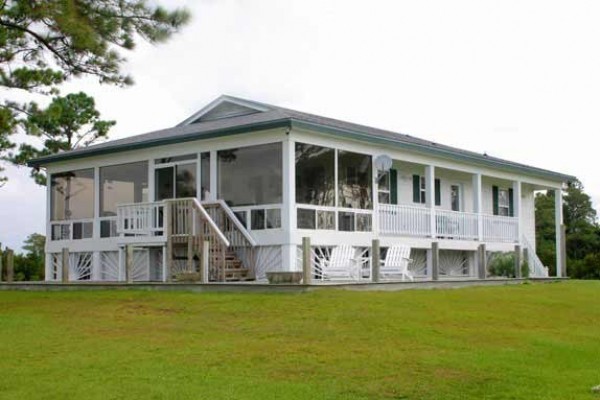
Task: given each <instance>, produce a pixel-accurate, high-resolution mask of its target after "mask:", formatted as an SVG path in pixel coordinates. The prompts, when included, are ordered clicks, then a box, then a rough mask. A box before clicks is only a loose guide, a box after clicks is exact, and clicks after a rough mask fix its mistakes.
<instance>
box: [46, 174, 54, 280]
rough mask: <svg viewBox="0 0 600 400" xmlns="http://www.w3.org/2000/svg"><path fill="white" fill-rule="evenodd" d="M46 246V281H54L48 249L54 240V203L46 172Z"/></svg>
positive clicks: (49, 176)
mask: <svg viewBox="0 0 600 400" xmlns="http://www.w3.org/2000/svg"><path fill="white" fill-rule="evenodd" d="M46 179H47V181H46V245H45V246H44V247H45V248H44V250H45V252H46V262H45V265H44V270H45V275H44V277H45V278H44V279H45V280H46V281H50V280H52V278H53V276H52V269H53V268H52V255H51V254H50V253H49V252H48V247H49V245H50V241H51V240H52V225H51V224H50V221H51V220H52V203H51V199H50V197H51V192H52V187H51V184H50V179H51V175H50V173H49V172H48V170H46Z"/></svg>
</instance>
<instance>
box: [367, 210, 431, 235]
mask: <svg viewBox="0 0 600 400" xmlns="http://www.w3.org/2000/svg"><path fill="white" fill-rule="evenodd" d="M430 215H431V213H430V211H429V209H428V208H425V207H411V206H404V205H392V204H380V205H379V229H380V231H381V233H382V234H389V235H406V236H424V237H426V236H431V225H430V224H431V221H430Z"/></svg>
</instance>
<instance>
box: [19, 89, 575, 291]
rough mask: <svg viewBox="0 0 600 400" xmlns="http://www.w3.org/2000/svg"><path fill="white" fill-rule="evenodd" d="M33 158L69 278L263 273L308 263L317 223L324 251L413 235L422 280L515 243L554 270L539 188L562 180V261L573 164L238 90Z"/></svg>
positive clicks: (56, 258) (57, 258) (533, 271)
mask: <svg viewBox="0 0 600 400" xmlns="http://www.w3.org/2000/svg"><path fill="white" fill-rule="evenodd" d="M30 165H31V166H33V167H38V168H45V169H46V171H47V173H48V177H49V184H48V192H47V193H48V195H47V210H48V212H47V237H48V239H49V240H48V241H47V245H46V251H47V257H46V279H47V280H50V281H52V280H60V279H61V278H62V276H61V275H62V266H63V265H66V266H67V267H68V268H69V279H70V280H91V281H120V280H126V279H127V280H135V281H170V280H171V279H173V278H174V277H177V276H178V274H185V273H191V272H193V271H198V270H200V269H201V267H200V266H203V267H206V268H208V271H204V276H205V277H204V278H203V279H208V280H210V281H230V280H253V279H256V280H262V279H264V277H265V273H266V272H267V271H295V270H298V269H299V268H300V265H302V262H301V258H302V257H301V254H302V251H301V244H302V239H303V238H305V237H308V238H310V243H311V245H312V248H313V255H314V257H321V258H323V257H325V258H326V257H328V254H329V253H330V252H331V249H332V248H334V247H335V246H339V245H340V244H349V245H351V246H354V247H355V248H356V249H357V251H362V252H363V253H364V254H363V255H366V254H368V253H369V251H370V250H369V249H370V247H371V243H372V241H373V239H378V240H379V243H380V245H381V247H382V248H384V249H385V248H386V247H389V246H392V245H394V244H398V243H402V244H404V245H406V246H409V247H410V248H411V253H410V254H411V259H412V262H411V264H410V266H409V268H410V270H411V271H412V273H413V275H415V276H417V277H420V278H421V279H425V280H426V279H437V278H444V277H446V278H448V277H452V278H456V279H460V278H473V277H481V278H485V276H486V273H485V271H484V272H483V273H482V272H481V265H483V266H485V265H486V262H487V261H488V260H490V257H493V255H494V254H496V253H499V252H513V251H515V249H516V251H519V252H521V251H525V252H526V254H523V256H524V257H525V259H526V260H527V261H528V265H529V270H530V275H533V276H545V275H547V270H546V269H545V268H544V266H543V265H542V264H541V263H540V261H539V259H538V258H537V256H536V254H535V214H534V194H535V192H536V191H539V190H554V191H556V193H557V196H555V198H556V228H557V229H556V231H557V237H556V247H557V250H558V251H557V252H556V254H557V265H559V266H561V267H560V268H557V270H558V271H557V275H558V276H561V275H563V274H564V271H566V266H565V258H564V251H561V250H562V249H564V245H565V243H564V238H563V237H562V236H561V232H562V226H563V225H562V224H563V220H562V206H561V204H562V203H561V202H562V196H561V195H560V194H561V191H562V188H563V187H564V185H565V183H567V182H569V181H571V180H573V179H574V177H572V176H569V175H565V174H562V173H558V172H552V171H548V170H544V169H540V168H535V167H531V166H527V165H523V164H518V163H515V162H511V161H507V160H503V159H499V158H495V157H491V156H488V155H485V154H483V155H482V154H478V153H474V152H470V151H466V150H461V149H457V148H454V147H450V146H445V145H442V144H438V143H434V142H430V141H427V140H423V139H418V138H415V137H412V136H408V135H403V134H398V133H394V132H389V131H385V130H380V129H375V128H371V127H367V126H361V125H357V124H353V123H349V122H344V121H339V120H334V119H330V118H325V117H320V116H316V115H311V114H306V113H303V112H298V111H294V110H289V109H285V108H281V107H277V106H272V105H268V104H263V103H259V102H255V101H248V100H243V99H239V98H235V97H230V96H221V97H219V98H218V99H216V100H214V101H213V102H211V103H210V104H208V105H207V106H206V107H204V108H203V109H201V110H200V111H198V112H197V113H195V114H193V115H192V116H190V117H189V118H188V119H186V120H185V121H183V122H182V123H180V124H179V125H177V126H175V127H172V128H168V129H163V130H159V131H155V132H150V133H146V134H142V135H137V136H132V137H128V138H125V139H120V140H113V141H109V142H106V143H102V144H97V145H94V146H90V147H85V148H79V149H76V150H73V151H69V152H64V153H59V154H54V155H50V156H46V157H42V158H39V159H36V160H32V161H31V162H30ZM432 248H433V249H434V250H432ZM433 251H435V252H436V253H435V255H436V256H435V257H433V254H434V252H433ZM364 259H365V260H367V259H368V258H364ZM434 259H435V260H434ZM434 263H435V265H434ZM125 265H127V266H128V267H127V268H126V267H125ZM434 269H435V270H434Z"/></svg>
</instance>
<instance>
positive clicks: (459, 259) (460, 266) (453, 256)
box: [439, 250, 469, 276]
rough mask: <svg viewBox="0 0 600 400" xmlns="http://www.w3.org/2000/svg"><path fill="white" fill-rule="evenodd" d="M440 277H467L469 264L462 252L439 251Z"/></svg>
mask: <svg viewBox="0 0 600 400" xmlns="http://www.w3.org/2000/svg"><path fill="white" fill-rule="evenodd" d="M439 273H440V275H445V276H468V275H469V262H468V257H467V255H466V254H465V252H464V251H457V250H440V265H439Z"/></svg>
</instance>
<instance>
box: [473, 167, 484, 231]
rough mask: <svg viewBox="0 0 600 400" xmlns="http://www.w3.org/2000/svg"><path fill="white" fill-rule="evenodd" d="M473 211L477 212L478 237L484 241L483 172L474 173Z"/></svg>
mask: <svg viewBox="0 0 600 400" xmlns="http://www.w3.org/2000/svg"><path fill="white" fill-rule="evenodd" d="M473 212H474V213H476V214H477V235H478V236H477V239H478V240H479V241H480V242H482V241H483V216H482V213H483V202H482V196H481V174H480V173H477V174H473Z"/></svg>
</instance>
